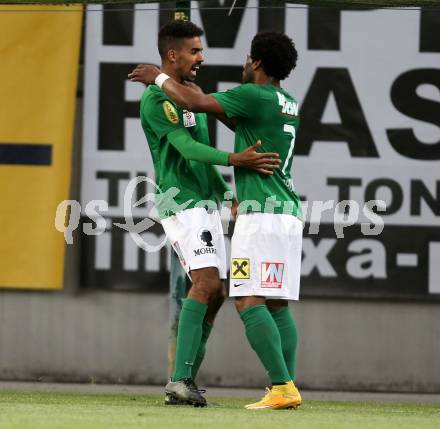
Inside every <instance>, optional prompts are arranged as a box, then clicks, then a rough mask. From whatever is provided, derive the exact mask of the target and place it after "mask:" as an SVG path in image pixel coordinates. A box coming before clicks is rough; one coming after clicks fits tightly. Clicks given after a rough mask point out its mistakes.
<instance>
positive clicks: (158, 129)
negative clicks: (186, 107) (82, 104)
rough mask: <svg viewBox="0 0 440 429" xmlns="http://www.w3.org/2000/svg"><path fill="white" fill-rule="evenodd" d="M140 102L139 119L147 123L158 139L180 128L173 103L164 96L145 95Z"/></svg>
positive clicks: (179, 121)
mask: <svg viewBox="0 0 440 429" xmlns="http://www.w3.org/2000/svg"><path fill="white" fill-rule="evenodd" d="M143 101H144V102H143V103H142V104H141V120H142V122H143V123H146V124H148V125H149V127H150V128H151V129H152V130H153V132H154V133H155V134H156V135H157V137H158V138H159V139H161V138H162V137H163V136H166V135H167V134H168V133H170V132H172V131H175V130H177V129H179V128H182V124H181V122H182V121H181V120H180V118H179V114H178V112H177V109H176V106H175V104H174V103H173V102H172V101H170V100H168V99H166V98H165V97H155V96H150V97H147V98H146V99H145V100H143Z"/></svg>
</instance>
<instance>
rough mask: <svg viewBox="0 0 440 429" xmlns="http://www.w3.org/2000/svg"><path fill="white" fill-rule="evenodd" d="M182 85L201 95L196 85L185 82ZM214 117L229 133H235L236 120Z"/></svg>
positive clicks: (219, 116) (219, 115)
mask: <svg viewBox="0 0 440 429" xmlns="http://www.w3.org/2000/svg"><path fill="white" fill-rule="evenodd" d="M184 85H185V86H188V87H189V88H193V89H194V90H195V91H199V92H200V93H202V94H203V91H202V88H200V86H198V85H196V84H195V83H194V82H188V81H185V82H184ZM215 117H216V119H217V120H218V121H220V122H221V123H222V124H224V125H226V126H227V127H228V128H229V129H230V130H231V131H235V127H236V125H237V119H236V118H228V117H227V116H226V115H225V114H217V115H215Z"/></svg>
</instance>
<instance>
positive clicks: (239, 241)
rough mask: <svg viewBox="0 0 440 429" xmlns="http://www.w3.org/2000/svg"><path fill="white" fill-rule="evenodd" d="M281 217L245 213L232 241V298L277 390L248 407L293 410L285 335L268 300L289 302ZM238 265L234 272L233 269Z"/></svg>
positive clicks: (295, 399) (298, 398)
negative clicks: (276, 321)
mask: <svg viewBox="0 0 440 429" xmlns="http://www.w3.org/2000/svg"><path fill="white" fill-rule="evenodd" d="M274 216H276V215H270V214H265V213H253V214H251V215H240V216H239V217H238V220H237V224H236V226H235V231H234V236H233V238H232V246H231V257H232V264H231V265H232V269H231V285H230V295H231V296H234V297H235V299H236V308H237V310H238V311H239V313H240V317H241V319H242V320H243V323H244V324H245V327H246V336H247V337H248V340H249V342H250V344H251V346H252V348H253V349H254V350H255V352H256V353H257V355H258V357H259V358H260V360H261V362H262V363H263V365H264V367H265V369H266V370H267V372H268V374H269V377H270V379H271V382H272V388H271V389H270V390H269V391H268V393H267V395H266V396H265V397H264V398H263V399H262V400H261V401H259V402H257V403H254V404H249V405H247V406H246V408H248V409H258V408H272V409H279V408H290V407H296V406H298V405H300V404H301V396H300V394H299V392H298V390H297V389H296V387H295V385H294V384H293V381H292V379H291V376H290V374H289V371H288V369H287V366H286V362H285V360H284V355H283V350H282V342H281V337H280V333H279V330H278V327H277V324H276V323H275V320H274V319H273V317H272V315H271V313H270V311H269V309H268V308H267V305H266V299H267V298H275V299H278V298H283V299H286V298H289V297H290V295H289V290H288V283H289V282H288V274H289V271H288V260H287V259H288V251H289V247H288V244H289V240H288V239H286V237H285V236H284V235H283V234H282V233H281V232H280V231H279V230H280V225H279V223H280V221H281V219H280V218H278V217H274ZM234 267H235V270H234Z"/></svg>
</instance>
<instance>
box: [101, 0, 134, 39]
mask: <svg viewBox="0 0 440 429" xmlns="http://www.w3.org/2000/svg"><path fill="white" fill-rule="evenodd" d="M103 8H104V14H103V16H104V19H103V23H102V31H103V35H102V40H103V45H123V46H132V45H133V32H134V25H133V24H134V5H132V4H131V5H130V4H128V3H125V4H105V5H104V6H103Z"/></svg>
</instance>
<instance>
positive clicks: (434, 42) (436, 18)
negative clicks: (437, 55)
mask: <svg viewBox="0 0 440 429" xmlns="http://www.w3.org/2000/svg"><path fill="white" fill-rule="evenodd" d="M439 28H440V10H438V9H427V8H422V11H421V13H420V52H440V37H439V31H438V29H439Z"/></svg>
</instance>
